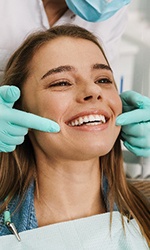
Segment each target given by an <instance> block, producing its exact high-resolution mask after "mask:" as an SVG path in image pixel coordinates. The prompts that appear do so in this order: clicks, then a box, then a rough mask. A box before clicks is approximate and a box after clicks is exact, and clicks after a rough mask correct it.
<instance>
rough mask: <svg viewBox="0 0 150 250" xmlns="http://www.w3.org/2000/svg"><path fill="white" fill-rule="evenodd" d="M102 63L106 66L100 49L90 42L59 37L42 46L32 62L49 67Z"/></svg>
mask: <svg viewBox="0 0 150 250" xmlns="http://www.w3.org/2000/svg"><path fill="white" fill-rule="evenodd" d="M85 61H86V62H89V63H90V62H91V63H95V62H96V61H97V62H100V61H101V62H103V63H105V64H107V62H106V60H105V57H104V55H103V53H102V51H101V49H100V48H99V47H98V46H97V45H96V44H95V43H94V42H92V41H89V40H86V39H83V38H72V37H59V38H56V39H53V40H52V41H49V42H47V43H46V44H44V45H43V46H42V47H41V48H40V49H39V50H38V51H37V52H36V53H35V55H34V57H33V60H32V62H33V63H34V62H35V63H36V64H37V63H38V65H39V64H41V65H43V66H44V64H46V63H47V62H48V63H50V64H51V66H56V65H55V64H56V63H57V64H58V63H59V64H61V63H63V64H64V63H65V64H68V63H76V62H78V63H79V62H80V63H81V64H82V63H83V62H85Z"/></svg>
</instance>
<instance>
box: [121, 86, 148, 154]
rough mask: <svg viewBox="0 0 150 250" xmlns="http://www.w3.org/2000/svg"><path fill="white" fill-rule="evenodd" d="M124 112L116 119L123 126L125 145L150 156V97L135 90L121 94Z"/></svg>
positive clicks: (136, 152)
mask: <svg viewBox="0 0 150 250" xmlns="http://www.w3.org/2000/svg"><path fill="white" fill-rule="evenodd" d="M120 97H121V99H122V104H123V114H121V115H119V116H118V117H117V119H116V125H121V126H122V132H121V136H122V139H123V144H124V146H125V147H126V148H127V149H128V150H129V151H131V152H132V153H134V154H135V155H137V156H143V157H149V156H150V99H149V98H148V97H146V96H142V95H140V94H139V93H136V92H134V91H126V92H124V93H122V94H121V95H120Z"/></svg>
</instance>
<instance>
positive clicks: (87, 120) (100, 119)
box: [68, 114, 108, 127]
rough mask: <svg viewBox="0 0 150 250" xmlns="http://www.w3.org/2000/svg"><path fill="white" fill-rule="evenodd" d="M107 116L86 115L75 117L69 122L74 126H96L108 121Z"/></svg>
mask: <svg viewBox="0 0 150 250" xmlns="http://www.w3.org/2000/svg"><path fill="white" fill-rule="evenodd" d="M107 120H108V119H107V118H106V117H105V116H104V115H98V114H96V115H94V114H91V115H85V116H81V117H78V118H77V119H74V120H72V121H70V122H69V123H68V125H69V126H71V127H74V126H83V125H87V126H95V125H100V124H104V123H106V122H107Z"/></svg>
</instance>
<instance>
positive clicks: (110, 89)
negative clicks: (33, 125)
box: [22, 37, 122, 226]
mask: <svg viewBox="0 0 150 250" xmlns="http://www.w3.org/2000/svg"><path fill="white" fill-rule="evenodd" d="M51 58H53V60H51ZM101 64H103V65H105V67H106V66H108V64H107V62H106V60H105V58H104V56H103V54H102V52H101V51H100V49H99V48H98V46H96V45H95V44H94V43H92V42H91V41H87V40H84V39H75V38H68V37H67V38H66V37H61V38H57V39H55V40H53V41H51V42H48V43H47V44H46V45H44V46H43V47H42V48H40V49H39V51H38V52H37V53H36V55H35V56H34V57H33V59H32V61H31V64H30V76H29V78H28V79H27V81H26V83H25V84H24V87H23V89H22V96H23V99H22V100H23V102H22V103H23V109H24V110H25V111H28V112H32V113H35V114H37V115H42V116H44V117H47V118H50V119H53V120H55V121H56V122H58V123H59V125H60V127H61V131H60V132H59V133H57V134H55V135H54V134H51V133H43V132H39V131H30V139H31V141H32V144H33V147H34V151H35V156H36V162H37V180H38V195H37V193H36V194H35V209H36V215H37V220H38V224H39V226H43V225H46V224H50V223H56V222H60V221H66V220H71V219H76V218H81V217H86V216H91V215H94V214H98V213H103V212H105V211H106V210H105V206H104V202H103V199H102V196H101V189H100V185H101V183H100V182H101V179H100V164H99V157H100V156H102V155H105V154H107V153H108V152H109V151H110V150H111V148H112V147H113V145H114V142H115V140H116V138H117V137H118V134H119V132H120V127H118V126H115V120H116V117H117V116H118V115H119V114H120V113H121V111H122V106H121V100H120V97H119V95H118V92H117V90H116V87H115V83H114V78H113V74H112V71H111V70H110V69H101V68H100V66H97V65H101ZM66 65H67V68H66V67H63V70H62V68H61V72H56V71H57V70H55V72H54V70H52V69H56V68H58V67H60V66H66ZM93 65H95V66H94V68H93ZM68 66H69V67H71V69H70V68H69V70H68ZM64 68H65V70H64ZM60 82H61V83H60ZM31 83H32V84H31ZM85 114H86V115H87V114H104V115H105V116H106V117H107V122H106V123H105V124H100V125H94V126H93V125H92V126H87V125H84V126H75V127H72V126H70V125H69V123H70V120H72V119H74V117H79V116H81V115H85ZM60 208H61V209H60Z"/></svg>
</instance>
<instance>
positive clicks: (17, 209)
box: [0, 183, 37, 236]
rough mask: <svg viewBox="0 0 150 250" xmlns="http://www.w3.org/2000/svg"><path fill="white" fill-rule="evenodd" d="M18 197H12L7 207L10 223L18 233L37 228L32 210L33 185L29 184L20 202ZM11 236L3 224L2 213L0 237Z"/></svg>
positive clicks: (2, 215)
mask: <svg viewBox="0 0 150 250" xmlns="http://www.w3.org/2000/svg"><path fill="white" fill-rule="evenodd" d="M19 203H20V197H19V196H18V195H16V196H14V198H13V199H12V200H11V202H10V204H9V205H8V210H9V212H10V215H11V222H12V223H13V224H14V225H15V227H16V229H17V231H18V232H22V231H25V230H30V229H33V228H37V220H36V216H35V209H34V183H31V184H30V186H29V188H28V190H27V191H26V193H25V195H24V197H23V200H22V202H21V203H20V204H19ZM8 234H11V232H10V231H9V229H8V228H7V226H6V225H5V222H4V213H3V214H1V215H0V236H2V235H8Z"/></svg>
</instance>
